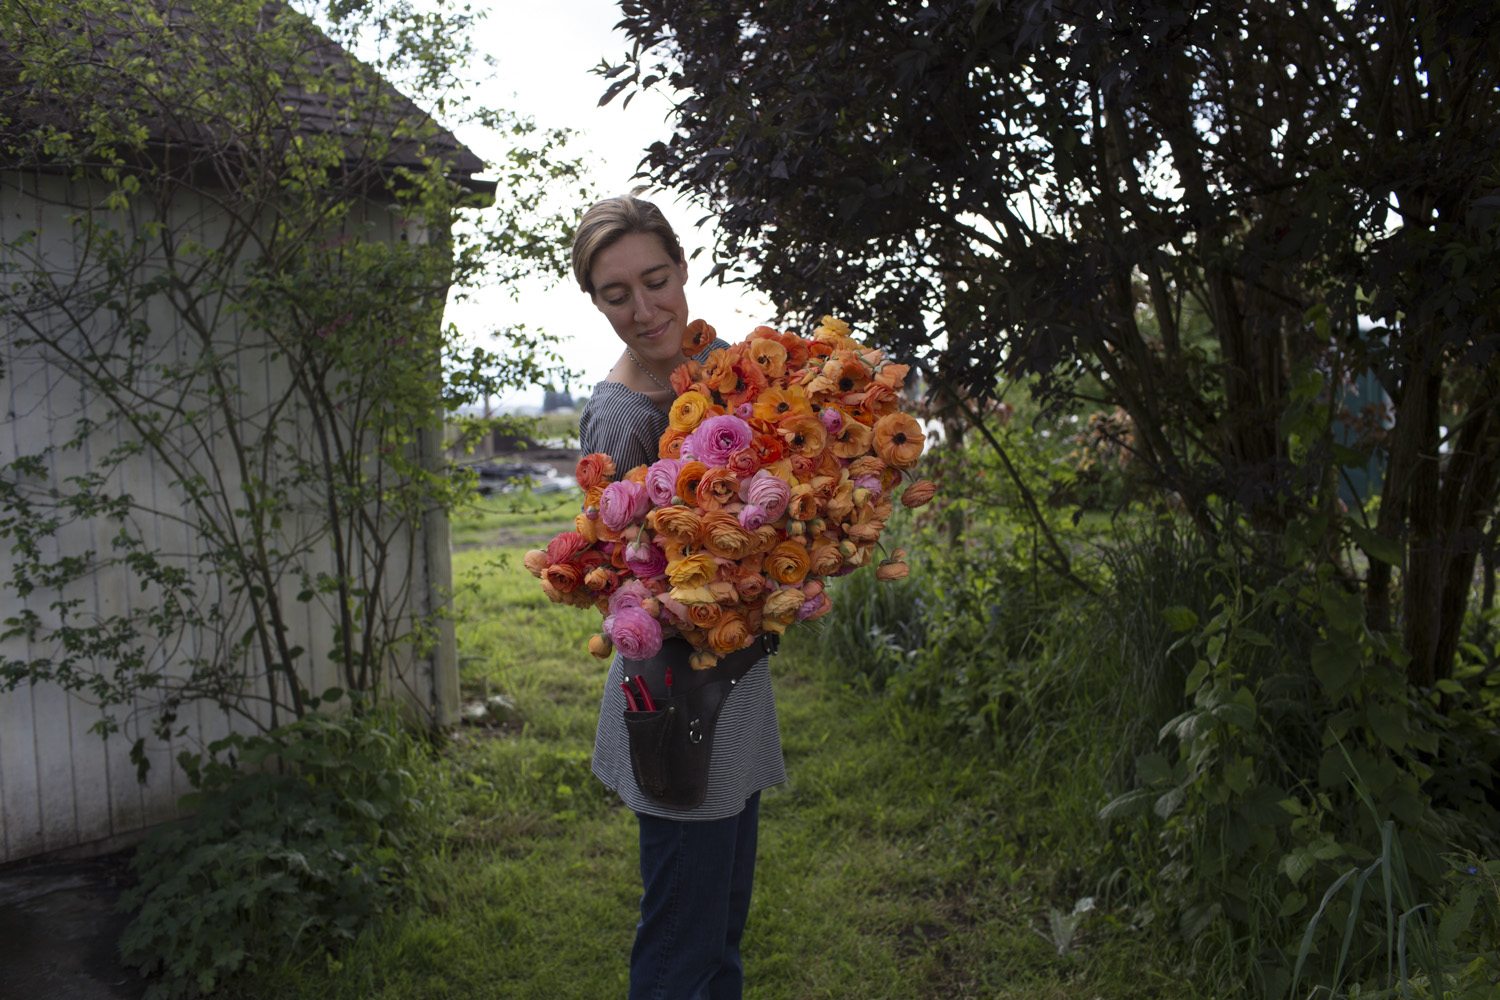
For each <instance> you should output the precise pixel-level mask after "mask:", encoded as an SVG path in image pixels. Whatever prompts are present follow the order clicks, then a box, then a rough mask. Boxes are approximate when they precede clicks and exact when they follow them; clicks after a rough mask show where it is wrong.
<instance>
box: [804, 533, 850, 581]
mask: <svg viewBox="0 0 1500 1000" xmlns="http://www.w3.org/2000/svg"><path fill="white" fill-rule="evenodd" d="M808 563H809V566H810V568H811V571H812V573H813V574H814V575H815V576H832V575H833V574H835V573H837V572H838V571H839V568H840V567H841V566H843V565H844V554H843V553H842V552H840V551H839V547H838V545H837V544H836V543H835V542H833V541H831V540H830V539H827V538H820V539H818V540H817V541H816V542H813V545H812V548H811V549H809V550H808Z"/></svg>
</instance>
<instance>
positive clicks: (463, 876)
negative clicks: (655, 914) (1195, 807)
mask: <svg viewBox="0 0 1500 1000" xmlns="http://www.w3.org/2000/svg"><path fill="white" fill-rule="evenodd" d="M574 502H576V501H574ZM497 507H498V503H496V502H490V503H489V504H488V505H487V507H486V508H484V509H481V510H480V511H479V512H478V513H477V514H476V515H475V518H476V519H479V520H483V526H482V527H475V525H474V524H472V523H471V524H469V525H460V526H458V528H457V530H456V532H455V535H456V536H463V537H465V538H468V539H470V540H477V539H476V538H475V536H478V535H481V534H486V533H488V534H490V535H491V536H492V537H503V538H505V539H506V540H507V542H508V544H506V545H503V546H486V545H483V544H471V545H470V547H467V548H463V549H461V550H460V551H458V552H456V553H455V578H456V580H457V581H458V582H459V584H460V588H459V593H458V602H459V608H460V612H461V615H462V618H461V622H460V626H459V648H460V655H461V660H462V668H463V680H464V685H465V689H466V692H467V693H468V694H469V695H470V696H475V697H477V696H480V695H482V694H484V693H486V692H488V693H504V694H505V695H507V696H508V697H509V698H511V699H512V700H513V701H514V702H515V705H516V708H517V712H518V718H517V719H515V720H513V721H512V722H511V723H510V724H507V725H505V726H501V727H497V728H494V729H482V728H479V727H466V728H464V729H462V730H460V731H459V732H458V733H457V734H456V735H455V736H454V738H453V739H452V741H451V742H450V743H449V744H448V745H447V747H446V748H445V749H444V752H443V754H442V755H441V757H440V758H439V760H438V761H437V762H436V764H435V765H434V772H433V774H432V776H431V777H430V778H429V781H430V785H431V789H432V792H433V794H434V795H436V796H440V797H442V798H444V799H445V800H446V804H447V807H448V808H447V809H446V810H445V812H446V815H447V816H448V817H449V818H448V821H447V822H448V827H447V829H446V830H445V835H444V837H443V838H442V840H443V847H442V849H441V850H440V851H439V852H438V853H437V854H435V855H433V856H431V857H426V858H421V859H417V860H416V869H417V887H416V888H417V891H416V900H415V902H414V903H413V904H412V905H410V906H408V907H407V908H406V909H405V911H404V912H402V913H400V914H397V915H396V916H394V917H392V918H391V919H389V920H388V921H387V922H386V923H385V924H383V925H382V926H381V927H380V928H379V929H378V930H377V931H375V932H373V933H371V934H369V935H367V936H365V937H364V938H362V939H361V940H360V941H358V942H357V943H356V944H355V946H354V947H352V948H350V949H348V950H347V951H345V952H344V954H343V955H342V957H341V958H340V959H339V960H338V962H337V963H333V964H330V965H329V966H328V967H326V968H325V967H324V966H322V965H319V966H317V967H307V968H301V969H290V968H287V969H282V970H278V971H275V972H273V973H271V974H270V975H269V976H264V977H261V979H260V980H259V981H258V982H257V985H256V990H257V992H256V993H255V994H254V995H256V996H267V997H269V996H276V997H308V998H312V997H317V998H319V1000H341V998H348V1000H353V998H412V1000H428V998H440V997H463V998H469V1000H481V998H492V997H493V998H501V997H505V998H512V997H514V998H527V1000H529V998H545V1000H561V998H570V997H577V998H589V1000H595V998H608V997H623V996H624V993H625V983H626V962H627V957H628V955H629V949H630V943H631V938H632V934H633V930H634V918H635V906H636V901H637V894H638V891H639V889H638V883H637V876H636V873H635V818H634V816H633V815H632V814H631V813H630V812H629V811H627V810H625V809H624V808H623V807H621V806H620V805H619V804H618V802H617V801H616V800H614V798H613V797H612V795H611V794H609V793H607V792H606V791H605V790H604V789H602V788H601V787H600V786H599V784H598V782H597V781H595V779H594V778H593V777H592V776H591V775H590V773H589V752H590V748H591V745H592V739H593V732H594V723H595V717H596V714H597V707H598V700H599V695H600V688H601V684H602V680H603V675H604V670H605V667H604V664H603V663H602V662H600V661H598V660H595V659H593V658H591V657H590V656H589V655H588V654H587V652H586V651H585V648H584V643H585V640H586V638H587V636H588V635H589V634H590V632H591V631H592V630H593V628H594V627H596V625H597V621H596V619H595V616H593V615H590V614H584V613H581V612H579V611H576V610H574V609H570V608H564V607H557V606H554V605H551V604H550V603H548V601H547V600H546V598H545V597H543V596H542V594H541V591H540V589H539V588H538V587H537V586H536V584H535V581H534V580H532V578H531V577H530V575H529V574H527V573H526V571H525V570H524V569H523V568H522V567H521V559H520V557H521V554H522V552H524V550H525V549H526V548H527V547H530V546H531V545H534V544H536V543H537V542H539V541H542V540H544V539H545V538H546V537H548V535H549V534H550V533H551V531H553V530H556V529H557V528H558V527H560V526H561V525H562V524H565V521H566V519H567V518H568V517H569V516H570V515H571V511H572V507H571V505H569V506H567V507H565V508H564V509H563V510H562V512H561V513H562V520H561V521H559V519H558V518H557V517H556V516H554V517H553V519H552V522H551V523H548V521H547V519H546V518H543V517H538V516H536V515H534V514H526V515H507V514H504V513H503V512H501V511H499V510H498V509H496V508H497ZM806 631H807V630H804V633H805V634H802V635H795V634H794V635H791V636H789V641H788V642H787V643H786V645H785V646H784V647H783V648H784V650H785V652H784V653H783V654H782V655H780V656H778V657H777V658H776V659H775V660H773V662H772V669H773V672H774V675H775V677H776V693H777V700H778V705H779V708H780V712H781V721H782V732H783V738H784V744H785V748H786V756H787V766H788V771H789V774H790V780H789V781H788V783H787V784H786V785H785V786H782V787H779V788H775V789H772V790H770V791H768V792H767V793H766V794H765V795H764V797H763V803H762V816H761V847H760V863H759V867H758V871H757V882H756V894H755V897H754V902H753V905H752V909H751V915H750V924H749V928H748V930H747V932H746V941H745V948H744V950H745V957H746V965H747V976H748V984H749V985H748V989H747V996H749V997H754V998H765V1000H775V998H786V1000H794V998H795V1000H807V998H819V997H828V998H834V997H858V998H892V1000H895V998H900V1000H913V998H929V997H930V998H956V997H974V998H981V997H982V998H1007V997H1015V998H1022V997H1024V998H1027V1000H1037V998H1053V997H1055V998H1064V997H1066V998H1072V997H1084V998H1092V997H1109V998H1115V997H1143V998H1144V997H1186V996H1190V995H1193V994H1192V993H1191V991H1190V990H1189V986H1188V984H1187V983H1185V982H1183V981H1182V980H1181V978H1180V977H1178V976H1176V975H1173V974H1171V972H1170V970H1163V969H1162V968H1161V964H1160V963H1161V962H1162V959H1161V955H1162V954H1164V953H1165V952H1164V950H1163V949H1161V947H1160V939H1159V938H1158V937H1157V936H1156V935H1155V933H1154V932H1153V931H1151V930H1150V929H1144V930H1143V929H1140V928H1135V927H1132V925H1131V921H1130V919H1129V915H1128V914H1127V913H1124V912H1121V913H1115V912H1111V911H1110V909H1109V907H1108V906H1107V905H1104V904H1102V903H1101V905H1100V906H1098V907H1097V908H1096V909H1094V910H1092V911H1091V912H1088V913H1086V914H1083V915H1082V916H1078V917H1074V916H1073V908H1074V904H1075V902H1076V901H1077V900H1078V899H1079V898H1080V897H1083V896H1087V895H1090V894H1091V892H1092V891H1093V887H1091V886H1086V885H1081V884H1078V883H1079V881H1080V877H1079V875H1078V872H1079V871H1081V870H1082V866H1081V865H1080V864H1079V863H1078V861H1079V857H1078V854H1077V853H1076V852H1077V851H1080V850H1084V849H1085V848H1084V847H1083V846H1082V845H1085V844H1086V843H1087V842H1088V841H1089V839H1090V837H1091V836H1093V830H1092V828H1091V825H1092V823H1093V822H1094V820H1093V810H1094V809H1095V808H1097V802H1095V801H1092V800H1090V799H1089V797H1088V795H1086V794H1078V792H1079V789H1084V790H1086V789H1088V788H1089V787H1092V783H1093V780H1094V779H1092V778H1091V777H1090V776H1086V775H1085V776H1076V775H1075V776H1068V775H1057V774H1034V773H1032V774H1017V773H1011V772H1009V771H1007V769H1006V767H1005V762H1004V761H1001V760H993V759H987V758H986V757H984V756H980V755H976V754H975V753H973V752H972V751H968V750H965V748H964V747H962V746H959V745H954V744H952V743H951V742H947V741H941V740H935V739H923V738H919V736H918V734H919V733H920V732H921V731H922V719H921V718H920V716H918V715H916V714H914V713H913V712H912V711H911V710H909V709H907V708H905V707H903V706H900V705H895V704H892V703H890V701H889V700H888V699H885V698H884V697H883V696H881V695H879V694H871V693H869V692H868V691H865V690H863V689H862V688H861V687H860V686H859V685H857V684H851V683H849V681H848V677H849V676H851V675H850V674H847V673H843V672H840V671H838V670H834V669H830V668H829V667H828V665H826V664H822V663H819V662H818V661H817V655H816V652H815V643H814V642H813V641H812V640H811V638H810V635H809V634H806ZM1060 783H1063V784H1060Z"/></svg>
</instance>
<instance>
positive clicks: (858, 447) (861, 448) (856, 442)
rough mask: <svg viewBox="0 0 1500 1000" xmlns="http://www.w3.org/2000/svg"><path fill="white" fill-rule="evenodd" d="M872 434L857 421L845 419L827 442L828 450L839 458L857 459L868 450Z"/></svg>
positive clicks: (872, 437)
mask: <svg viewBox="0 0 1500 1000" xmlns="http://www.w3.org/2000/svg"><path fill="white" fill-rule="evenodd" d="M874 436H875V435H874V432H872V431H871V430H870V428H868V427H866V426H865V425H864V424H862V423H860V422H859V421H858V420H852V419H846V420H845V421H844V425H843V426H842V427H840V428H839V431H838V433H837V434H834V435H832V436H831V437H832V439H831V440H830V441H829V442H828V450H829V451H831V452H833V453H834V454H835V455H836V456H838V457H839V458H858V457H859V456H861V455H863V454H865V453H866V452H868V451H869V450H870V442H871V441H872V440H873V439H874Z"/></svg>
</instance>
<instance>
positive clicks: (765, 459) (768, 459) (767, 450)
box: [750, 434, 786, 468]
mask: <svg viewBox="0 0 1500 1000" xmlns="http://www.w3.org/2000/svg"><path fill="white" fill-rule="evenodd" d="M750 451H751V453H752V454H753V455H754V456H755V467H756V468H762V467H764V466H767V465H770V464H771V463H772V462H775V461H776V460H778V459H779V458H781V456H782V455H784V454H786V446H785V445H783V444H782V443H781V438H779V437H777V436H776V435H775V434H756V435H755V436H753V437H752V438H751V439H750Z"/></svg>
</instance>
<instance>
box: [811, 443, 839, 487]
mask: <svg viewBox="0 0 1500 1000" xmlns="http://www.w3.org/2000/svg"><path fill="white" fill-rule="evenodd" d="M816 473H817V475H820V476H833V477H834V478H835V479H837V478H838V477H839V476H842V475H843V474H844V460H843V459H841V458H839V457H838V456H837V455H835V454H834V453H833V452H832V451H829V450H828V449H827V448H824V449H823V453H822V454H821V455H819V456H818V467H817V469H816Z"/></svg>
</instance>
